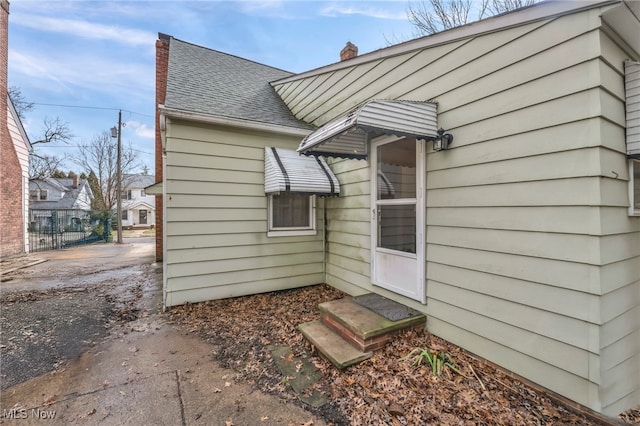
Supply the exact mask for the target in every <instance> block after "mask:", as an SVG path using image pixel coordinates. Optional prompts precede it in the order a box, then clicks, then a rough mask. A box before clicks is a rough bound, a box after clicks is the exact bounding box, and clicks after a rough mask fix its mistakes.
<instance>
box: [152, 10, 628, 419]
mask: <svg viewBox="0 0 640 426" xmlns="http://www.w3.org/2000/svg"><path fill="white" fill-rule="evenodd" d="M639 17H640V2H627V1H601V2H543V3H539V4H537V5H535V6H532V7H529V8H526V9H522V10H519V11H515V12H512V13H508V14H504V15H500V16H496V17H493V18H489V19H486V20H483V21H480V22H477V23H473V24H470V25H465V26H462V27H459V28H456V29H452V30H449V31H445V32H442V33H439V34H435V35H432V36H428V37H423V38H419V39H416V40H412V41H408V42H405V43H402V44H399V45H395V46H391V47H388V48H385V49H381V50H378V51H375V52H372V53H369V54H364V55H361V56H357V57H354V58H351V59H348V60H345V61H342V62H339V63H336V64H332V65H328V66H325V67H321V68H318V69H315V70H311V71H308V72H305V73H301V74H290V73H286V72H284V71H281V70H277V69H274V68H271V67H268V66H265V65H261V64H257V63H255V62H251V61H248V60H245V59H242V58H239V57H235V56H231V55H227V54H224V53H221V52H217V51H214V50H210V49H206V48H203V47H199V46H195V45H192V44H189V43H185V42H183V41H180V40H176V39H174V38H172V37H169V36H166V35H163V34H161V35H160V38H159V40H158V42H157V43H156V47H157V55H156V60H157V70H156V78H157V89H156V93H157V103H158V114H157V116H158V123H157V129H159V130H158V132H159V133H158V137H157V140H156V144H157V146H156V152H161V153H162V161H156V167H157V168H156V175H157V176H159V177H161V180H162V196H161V198H160V199H159V200H160V201H161V203H158V204H157V205H158V206H160V205H162V211H161V212H158V215H157V216H158V220H159V222H160V223H159V224H160V225H162V227H159V231H161V232H159V236H158V238H159V239H160V241H163V244H164V245H163V247H162V250H163V253H162V256H163V258H164V269H165V273H164V303H165V306H172V305H177V304H182V303H186V302H197V301H202V300H208V299H215V298H223V297H232V296H239V295H244V294H252V293H258V292H265V291H272V290H279V289H285V288H292V287H298V286H304V285H310V284H315V283H321V282H326V283H328V284H329V285H332V286H335V287H337V288H339V289H341V290H344V291H346V292H347V293H350V294H354V295H355V294H363V293H367V292H374V293H378V294H382V295H384V296H386V297H388V298H391V299H394V300H396V301H399V302H401V303H404V304H406V305H408V306H410V307H412V308H414V309H417V310H419V311H421V312H424V313H425V314H426V315H427V329H428V330H429V331H430V332H431V333H433V334H435V335H438V336H441V337H443V338H444V339H447V340H449V341H451V342H453V343H455V344H458V345H460V346H461V347H463V348H465V349H467V350H469V351H471V352H473V353H475V354H477V355H479V356H482V357H484V358H486V359H488V360H490V361H492V362H495V363H497V364H499V365H500V366H502V367H505V368H507V369H509V370H511V371H513V372H515V373H517V374H519V375H521V376H523V377H525V378H527V379H530V380H532V381H534V382H536V383H538V384H540V385H541V386H544V387H546V388H547V389H549V390H551V391H553V392H556V393H558V394H560V395H563V396H565V397H567V398H570V399H571V400H574V401H576V402H578V403H580V404H582V405H584V406H586V407H589V408H591V409H593V410H595V411H598V412H601V413H604V414H605V415H610V416H614V415H616V414H618V413H619V412H621V411H623V410H625V409H628V408H630V407H633V406H635V405H637V404H638V403H640V205H639V204H638V202H639V200H640V191H639V188H640V161H639V160H640V140H639V139H638V135H639V134H640V130H639V129H640V109H639V108H638V105H639V102H638V91H639V90H640V89H639V88H640V64H638V62H637V61H638V60H640V37H638V34H640V21H639ZM625 78H626V82H625ZM440 128H442V129H444V132H438V129H440ZM442 133H444V135H442ZM446 135H452V136H453V141H451V140H450V138H449V137H446ZM273 148H275V149H273ZM294 150H298V151H299V152H301V153H305V154H307V155H321V156H324V157H326V158H328V160H327V161H326V162H325V161H324V160H319V161H316V162H315V164H316V166H313V165H312V163H310V162H308V158H306V157H296V156H295V155H292V151H294ZM311 158H312V159H314V157H311ZM327 165H328V166H329V167H326V166H327ZM322 173H324V176H325V177H324V178H322ZM318 176H320V177H318ZM334 177H335V178H337V183H338V184H337V185H336V184H335V183H336V180H335V179H334ZM338 192H339V196H337V197H336V196H334V195H335V194H336V193H338ZM325 195H332V196H331V197H323V196H325ZM163 238H164V240H162V239H163Z"/></svg>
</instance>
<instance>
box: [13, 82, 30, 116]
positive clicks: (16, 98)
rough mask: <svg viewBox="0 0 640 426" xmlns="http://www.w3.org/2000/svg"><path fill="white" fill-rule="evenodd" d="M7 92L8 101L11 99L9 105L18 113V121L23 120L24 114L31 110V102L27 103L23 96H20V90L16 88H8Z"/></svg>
mask: <svg viewBox="0 0 640 426" xmlns="http://www.w3.org/2000/svg"><path fill="white" fill-rule="evenodd" d="M7 92H8V95H9V99H11V103H13V107H14V108H15V109H16V112H17V113H18V117H19V118H20V120H24V119H25V114H26V113H28V112H29V111H31V110H32V109H33V102H28V101H27V100H26V99H25V98H24V95H23V94H22V91H21V90H20V88H19V87H17V86H11V87H9V90H8V91H7Z"/></svg>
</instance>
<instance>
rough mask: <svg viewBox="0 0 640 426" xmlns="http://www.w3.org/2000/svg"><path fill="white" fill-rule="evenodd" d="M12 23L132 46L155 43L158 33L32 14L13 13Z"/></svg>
mask: <svg viewBox="0 0 640 426" xmlns="http://www.w3.org/2000/svg"><path fill="white" fill-rule="evenodd" d="M11 24H12V25H21V26H24V27H28V28H32V29H35V30H38V31H42V32H54V33H60V34H67V35H71V36H74V37H78V38H84V39H94V40H109V41H113V42H117V43H121V44H125V45H130V46H149V45H153V43H154V41H155V39H156V34H155V33H153V32H150V31H141V30H137V29H131V28H124V27H120V26H116V25H104V24H99V23H95V22H87V21H82V20H75V19H64V18H51V17H46V16H39V15H31V14H16V15H12V16H11Z"/></svg>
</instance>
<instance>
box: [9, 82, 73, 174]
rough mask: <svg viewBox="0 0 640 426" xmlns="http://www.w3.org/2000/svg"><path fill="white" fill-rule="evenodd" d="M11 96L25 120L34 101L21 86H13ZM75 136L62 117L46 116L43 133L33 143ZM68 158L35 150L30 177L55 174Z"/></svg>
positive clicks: (43, 142)
mask: <svg viewBox="0 0 640 426" xmlns="http://www.w3.org/2000/svg"><path fill="white" fill-rule="evenodd" d="M8 94H9V98H10V99H11V102H12V103H13V106H14V107H15V109H16V112H17V113H18V117H19V118H20V120H25V115H26V113H28V112H29V111H31V110H32V109H33V107H34V104H33V102H28V101H27V100H26V99H25V97H24V95H23V94H22V91H21V90H20V88H19V87H16V86H11V87H10V88H9V90H8ZM71 138H73V134H72V133H71V130H70V129H69V124H68V123H65V122H63V121H62V120H60V118H58V117H56V118H49V117H45V119H44V123H43V126H42V134H41V136H39V138H38V139H37V140H35V141H31V145H39V144H46V143H51V142H63V143H67V142H69V140H71ZM66 160H67V156H66V155H63V156H57V155H47V154H40V153H38V152H36V151H35V150H34V151H32V152H31V154H30V156H29V179H43V178H47V177H51V176H53V175H54V174H55V173H56V172H57V171H59V169H60V167H61V166H62V165H63V163H64V162H65V161H66Z"/></svg>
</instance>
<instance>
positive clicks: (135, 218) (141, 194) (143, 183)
mask: <svg viewBox="0 0 640 426" xmlns="http://www.w3.org/2000/svg"><path fill="white" fill-rule="evenodd" d="M154 183H155V177H154V176H153V175H151V176H150V175H134V174H130V175H129V174H128V175H124V176H123V178H122V187H123V190H122V226H124V227H135V228H146V227H153V224H154V223H155V220H156V217H155V214H156V213H155V212H156V197H155V196H154V195H150V194H147V193H146V192H145V188H146V187H147V186H150V185H153V184H154Z"/></svg>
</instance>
